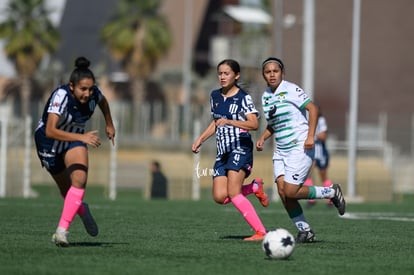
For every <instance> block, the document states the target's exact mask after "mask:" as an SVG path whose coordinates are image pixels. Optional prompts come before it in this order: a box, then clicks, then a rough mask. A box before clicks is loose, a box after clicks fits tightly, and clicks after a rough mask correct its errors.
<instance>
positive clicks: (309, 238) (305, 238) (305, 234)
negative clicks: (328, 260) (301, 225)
mask: <svg viewBox="0 0 414 275" xmlns="http://www.w3.org/2000/svg"><path fill="white" fill-rule="evenodd" d="M314 241H315V233H314V232H313V231H312V230H310V231H299V232H298V236H297V237H296V243H313V242H314Z"/></svg>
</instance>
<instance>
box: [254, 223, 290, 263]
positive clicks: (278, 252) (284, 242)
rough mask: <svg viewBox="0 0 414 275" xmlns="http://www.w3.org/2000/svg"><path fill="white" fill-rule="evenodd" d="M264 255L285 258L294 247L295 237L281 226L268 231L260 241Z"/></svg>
mask: <svg viewBox="0 0 414 275" xmlns="http://www.w3.org/2000/svg"><path fill="white" fill-rule="evenodd" d="M262 248H263V251H264V252H265V254H266V256H267V257H269V258H272V259H287V258H288V257H289V256H290V255H292V253H293V250H294V249H295V238H294V237H293V235H292V234H291V233H290V232H289V231H287V230H286V229H283V228H277V229H275V230H272V231H269V232H268V233H267V234H266V236H265V238H264V239H263V242H262Z"/></svg>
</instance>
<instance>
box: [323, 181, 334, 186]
mask: <svg viewBox="0 0 414 275" xmlns="http://www.w3.org/2000/svg"><path fill="white" fill-rule="evenodd" d="M331 185H332V182H331V180H326V181H324V182H323V187H330V186H331Z"/></svg>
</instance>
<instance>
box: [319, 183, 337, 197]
mask: <svg viewBox="0 0 414 275" xmlns="http://www.w3.org/2000/svg"><path fill="white" fill-rule="evenodd" d="M315 191H316V196H315V198H317V199H331V198H333V197H334V196H335V189H333V188H332V187H322V186H315Z"/></svg>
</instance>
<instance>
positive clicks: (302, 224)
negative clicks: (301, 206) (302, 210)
mask: <svg viewBox="0 0 414 275" xmlns="http://www.w3.org/2000/svg"><path fill="white" fill-rule="evenodd" d="M292 221H293V223H294V224H295V226H296V228H297V229H298V230H299V231H301V232H303V231H310V230H311V228H310V225H309V224H308V222H307V221H306V219H305V216H304V215H303V214H301V215H299V216H297V217H294V218H292Z"/></svg>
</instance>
